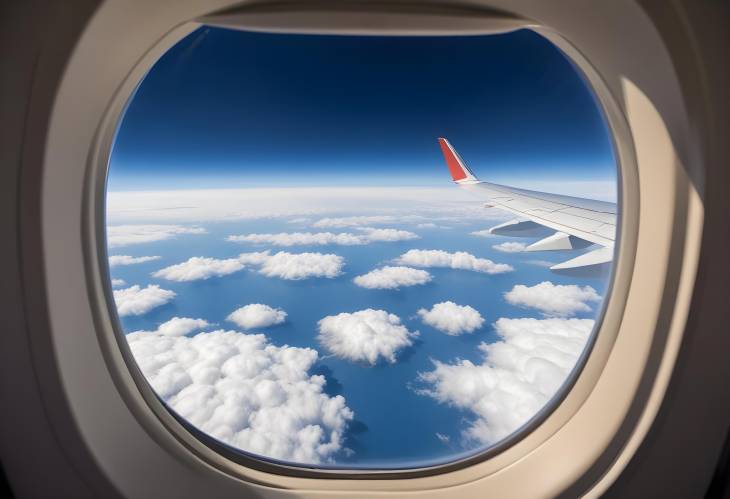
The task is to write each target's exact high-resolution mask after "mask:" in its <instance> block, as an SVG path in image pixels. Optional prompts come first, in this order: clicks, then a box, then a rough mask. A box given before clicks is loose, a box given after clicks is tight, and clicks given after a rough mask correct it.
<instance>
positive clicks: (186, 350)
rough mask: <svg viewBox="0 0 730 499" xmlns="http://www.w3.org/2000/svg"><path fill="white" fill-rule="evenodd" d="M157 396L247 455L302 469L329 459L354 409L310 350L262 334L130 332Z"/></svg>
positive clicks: (131, 342)
mask: <svg viewBox="0 0 730 499" xmlns="http://www.w3.org/2000/svg"><path fill="white" fill-rule="evenodd" d="M127 340H128V342H129V346H130V348H131V350H132V353H133V355H134V357H135V359H136V360H137V363H138V364H139V366H140V368H141V370H142V372H143V373H144V375H145V377H146V378H147V379H148V381H149V382H150V385H151V386H152V387H153V388H154V390H155V391H156V392H157V394H158V395H159V396H160V397H161V398H162V399H163V400H164V401H165V402H166V403H167V404H168V405H169V406H170V407H171V408H172V409H173V410H174V411H175V412H177V413H178V414H180V415H181V416H182V417H184V418H185V419H186V420H188V421H189V422H190V423H191V424H193V425H195V426H196V427H197V428H199V429H200V430H202V431H204V432H206V433H208V434H210V435H211V436H213V437H215V438H217V439H219V440H221V441H223V442H225V443H227V444H229V445H231V446H233V447H236V448H239V449H242V450H245V451H247V452H252V453H254V454H258V455H261V456H266V457H270V458H275V459H282V460H287V461H293V462H297V463H304V464H318V463H322V462H331V461H332V460H333V457H334V456H335V454H336V453H337V452H339V451H341V450H342V449H343V447H342V445H343V433H344V431H345V429H346V427H347V424H348V422H349V421H350V420H352V418H353V412H352V411H351V410H350V409H349V408H348V407H347V406H346V402H345V399H344V398H343V397H342V396H340V395H337V396H334V397H330V396H328V395H326V394H325V393H324V386H325V384H326V380H325V378H324V376H317V375H315V376H312V375H309V374H308V371H309V370H310V369H311V368H312V366H313V365H314V364H315V362H316V361H317V357H318V354H317V351H316V350H313V349H310V348H294V347H289V346H283V347H277V346H274V345H271V344H269V343H268V342H267V340H266V337H265V336H264V335H261V334H255V335H253V334H243V333H238V332H235V331H213V332H209V333H200V334H197V335H195V336H193V337H187V336H166V335H162V334H158V333H132V334H129V335H127Z"/></svg>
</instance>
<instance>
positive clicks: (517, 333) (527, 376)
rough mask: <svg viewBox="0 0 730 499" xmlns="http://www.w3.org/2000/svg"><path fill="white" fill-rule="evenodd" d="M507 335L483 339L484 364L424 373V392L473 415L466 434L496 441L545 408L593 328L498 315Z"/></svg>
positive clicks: (500, 330)
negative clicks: (486, 341) (494, 341)
mask: <svg viewBox="0 0 730 499" xmlns="http://www.w3.org/2000/svg"><path fill="white" fill-rule="evenodd" d="M494 328H495V330H496V332H497V334H498V335H499V336H500V337H501V338H502V339H501V341H499V342H496V343H491V344H486V343H482V344H481V345H480V346H479V349H480V350H481V351H482V352H483V353H484V360H483V361H482V363H481V364H474V363H472V362H470V361H468V360H457V361H456V362H455V363H452V364H447V363H443V362H439V361H435V362H434V366H435V369H434V370H433V371H430V372H426V373H420V374H419V380H420V381H421V382H423V383H425V384H426V385H428V387H427V388H424V389H421V390H419V393H421V394H422V395H428V396H430V397H433V398H434V399H436V400H437V401H439V402H441V403H445V404H449V405H452V406H454V407H458V408H460V409H463V410H468V411H470V412H471V413H472V414H473V415H474V419H473V420H472V421H471V423H470V425H469V427H468V428H467V429H465V431H464V436H465V437H466V438H467V439H468V440H476V441H478V442H480V443H482V444H493V443H495V442H497V441H499V440H501V439H503V438H504V437H506V436H508V435H510V434H511V433H512V432H514V431H515V430H517V429H518V428H519V427H520V426H522V425H523V424H525V423H526V422H527V421H529V420H530V418H532V417H533V416H535V415H536V414H537V413H538V411H540V410H541V409H542V408H543V407H544V406H545V405H546V404H547V402H548V401H549V400H550V398H551V397H552V396H553V395H555V393H556V392H557V391H558V389H559V388H560V386H561V385H562V384H563V382H564V381H565V379H566V377H567V376H568V374H569V373H570V371H571V370H572V369H573V367H574V366H575V364H576V362H577V361H578V358H579V356H580V354H581V353H582V352H583V348H584V346H585V344H586V341H587V340H588V337H589V335H590V333H591V331H592V330H593V321H592V320H589V319H557V318H551V319H504V318H502V319H499V320H498V321H497V322H496V323H495V324H494Z"/></svg>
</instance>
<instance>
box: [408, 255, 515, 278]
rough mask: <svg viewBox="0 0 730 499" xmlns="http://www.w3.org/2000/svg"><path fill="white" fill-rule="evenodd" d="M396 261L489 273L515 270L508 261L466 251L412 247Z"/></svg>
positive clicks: (418, 265)
mask: <svg viewBox="0 0 730 499" xmlns="http://www.w3.org/2000/svg"><path fill="white" fill-rule="evenodd" d="M396 262H397V263H400V264H403V265H413V266H414V267H446V268H452V269H461V270H471V271H474V272H484V273H487V274H501V273H503V272H511V271H512V270H514V269H513V268H512V266H511V265H507V264H506V263H494V262H493V261H492V260H488V259H486V258H477V257H475V256H474V255H472V254H471V253H466V252H464V251H457V252H455V253H449V252H447V251H442V250H418V249H412V250H410V251H407V252H406V253H404V254H402V255H401V256H400V257H398V258H397V259H396Z"/></svg>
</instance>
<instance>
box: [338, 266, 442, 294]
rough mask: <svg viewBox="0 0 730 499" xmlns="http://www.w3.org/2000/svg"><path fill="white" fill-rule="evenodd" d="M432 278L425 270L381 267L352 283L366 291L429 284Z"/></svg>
mask: <svg viewBox="0 0 730 499" xmlns="http://www.w3.org/2000/svg"><path fill="white" fill-rule="evenodd" d="M431 279H432V276H431V274H429V273H428V272H426V271H425V270H419V269H413V268H411V267H390V266H387V267H383V268H380V269H376V270H373V271H371V272H368V273H367V274H364V275H359V276H357V277H355V279H353V282H354V283H355V284H356V285H358V286H360V287H361V288H367V289H398V288H401V287H405V286H417V285H419V284H426V283H427V282H431Z"/></svg>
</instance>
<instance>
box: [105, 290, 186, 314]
mask: <svg viewBox="0 0 730 499" xmlns="http://www.w3.org/2000/svg"><path fill="white" fill-rule="evenodd" d="M173 298H175V292H174V291H170V290H169V289H162V288H160V287H159V286H157V285H156V284H150V285H149V286H147V287H146V288H140V287H139V285H137V284H135V285H134V286H132V287H129V288H124V289H115V290H114V301H115V302H116V304H117V313H118V314H119V316H120V317H124V316H127V315H142V314H145V313H147V312H149V311H150V310H152V309H153V308H156V307H159V306H160V305H164V304H165V303H167V302H169V301H170V300H172V299H173Z"/></svg>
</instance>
